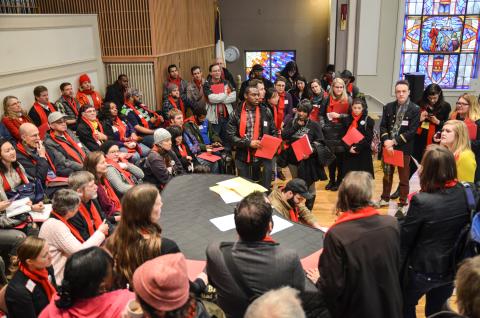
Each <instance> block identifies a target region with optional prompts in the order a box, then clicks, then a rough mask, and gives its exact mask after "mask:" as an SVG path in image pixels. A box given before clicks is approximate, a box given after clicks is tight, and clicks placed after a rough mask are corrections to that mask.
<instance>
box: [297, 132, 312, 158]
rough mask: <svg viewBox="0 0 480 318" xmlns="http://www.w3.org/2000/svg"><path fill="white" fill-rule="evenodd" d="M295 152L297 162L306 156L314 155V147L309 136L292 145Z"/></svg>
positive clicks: (304, 136)
mask: <svg viewBox="0 0 480 318" xmlns="http://www.w3.org/2000/svg"><path fill="white" fill-rule="evenodd" d="M292 148H293V152H294V153H295V157H296V158H297V161H301V160H303V159H304V158H305V156H307V157H308V156H310V155H311V154H312V153H313V148H312V145H311V144H310V140H309V139H308V135H303V136H302V137H301V138H300V139H298V140H297V141H295V142H293V143H292Z"/></svg>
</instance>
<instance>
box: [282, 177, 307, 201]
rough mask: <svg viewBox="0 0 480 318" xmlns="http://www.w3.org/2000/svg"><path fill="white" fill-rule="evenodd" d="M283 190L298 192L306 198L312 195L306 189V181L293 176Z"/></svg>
mask: <svg viewBox="0 0 480 318" xmlns="http://www.w3.org/2000/svg"><path fill="white" fill-rule="evenodd" d="M283 191H285V192H287V191H292V192H293V193H297V194H300V195H301V196H302V197H304V198H305V199H306V200H310V199H311V198H313V195H312V194H311V193H310V191H308V187H307V183H306V182H305V180H303V179H299V178H294V179H292V180H290V181H289V182H288V183H287V185H286V186H285V188H284V190H283Z"/></svg>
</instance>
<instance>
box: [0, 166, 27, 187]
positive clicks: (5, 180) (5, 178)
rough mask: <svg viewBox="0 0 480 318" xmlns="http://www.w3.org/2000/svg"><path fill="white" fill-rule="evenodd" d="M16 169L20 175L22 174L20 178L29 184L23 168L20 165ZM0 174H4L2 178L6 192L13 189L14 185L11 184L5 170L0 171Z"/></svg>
mask: <svg viewBox="0 0 480 318" xmlns="http://www.w3.org/2000/svg"><path fill="white" fill-rule="evenodd" d="M15 171H16V172H17V173H18V175H19V176H20V179H22V182H23V183H24V184H27V183H28V179H27V177H26V176H25V175H24V174H23V172H22V169H20V167H17V168H15ZM0 174H1V175H2V179H3V190H4V191H5V192H8V191H11V190H12V187H11V186H10V183H8V180H7V177H6V176H5V174H4V173H3V172H0Z"/></svg>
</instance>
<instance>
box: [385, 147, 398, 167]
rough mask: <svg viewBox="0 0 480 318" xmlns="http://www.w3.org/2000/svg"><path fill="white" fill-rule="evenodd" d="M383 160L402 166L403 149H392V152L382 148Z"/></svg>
mask: <svg viewBox="0 0 480 318" xmlns="http://www.w3.org/2000/svg"><path fill="white" fill-rule="evenodd" d="M382 155H383V161H384V162H385V163H388V164H389V165H392V166H397V167H400V168H403V151H400V150H393V154H392V153H391V152H390V151H387V149H386V148H383V153H382Z"/></svg>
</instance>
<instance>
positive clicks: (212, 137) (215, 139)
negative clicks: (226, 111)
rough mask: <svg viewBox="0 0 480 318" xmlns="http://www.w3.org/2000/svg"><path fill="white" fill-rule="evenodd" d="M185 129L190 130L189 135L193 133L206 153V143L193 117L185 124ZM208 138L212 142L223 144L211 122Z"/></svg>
mask: <svg viewBox="0 0 480 318" xmlns="http://www.w3.org/2000/svg"><path fill="white" fill-rule="evenodd" d="M184 129H186V130H188V132H189V133H191V134H192V135H193V136H195V138H196V139H197V140H198V144H199V145H200V150H202V151H206V150H207V147H206V144H205V141H204V140H203V138H202V135H201V134H200V130H199V129H198V126H197V123H196V122H195V119H194V118H193V116H192V117H189V118H188V119H187V121H186V122H185V124H184ZM208 138H210V142H211V143H214V142H221V139H220V137H218V136H217V134H216V133H215V131H213V128H212V124H211V123H210V122H209V123H208Z"/></svg>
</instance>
